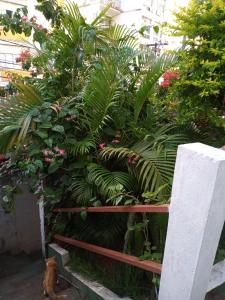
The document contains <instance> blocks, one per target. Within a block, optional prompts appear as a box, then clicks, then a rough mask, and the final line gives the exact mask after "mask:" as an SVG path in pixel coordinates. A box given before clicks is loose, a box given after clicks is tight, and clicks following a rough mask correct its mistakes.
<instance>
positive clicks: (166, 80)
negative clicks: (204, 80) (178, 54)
mask: <svg viewBox="0 0 225 300" xmlns="http://www.w3.org/2000/svg"><path fill="white" fill-rule="evenodd" d="M178 77H179V75H178V73H177V72H175V71H168V72H166V73H164V74H163V75H162V78H163V81H162V82H161V83H160V86H161V87H164V88H165V87H168V86H169V85H170V83H171V81H170V80H171V79H178Z"/></svg>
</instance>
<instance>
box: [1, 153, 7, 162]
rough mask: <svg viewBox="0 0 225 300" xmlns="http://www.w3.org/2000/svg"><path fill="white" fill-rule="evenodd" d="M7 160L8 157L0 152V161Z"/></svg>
mask: <svg viewBox="0 0 225 300" xmlns="http://www.w3.org/2000/svg"><path fill="white" fill-rule="evenodd" d="M3 161H6V157H5V155H3V154H0V162H3Z"/></svg>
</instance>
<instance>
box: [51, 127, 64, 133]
mask: <svg viewBox="0 0 225 300" xmlns="http://www.w3.org/2000/svg"><path fill="white" fill-rule="evenodd" d="M52 131H56V132H59V133H64V127H63V126H61V125H55V126H53V127H52Z"/></svg>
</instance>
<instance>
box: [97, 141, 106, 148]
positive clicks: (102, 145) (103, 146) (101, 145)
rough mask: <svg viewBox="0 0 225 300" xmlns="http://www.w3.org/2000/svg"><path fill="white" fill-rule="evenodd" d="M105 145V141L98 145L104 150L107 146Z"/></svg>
mask: <svg viewBox="0 0 225 300" xmlns="http://www.w3.org/2000/svg"><path fill="white" fill-rule="evenodd" d="M105 146H106V144H104V143H103V144H99V145H98V147H99V149H100V150H103V149H104V148H105Z"/></svg>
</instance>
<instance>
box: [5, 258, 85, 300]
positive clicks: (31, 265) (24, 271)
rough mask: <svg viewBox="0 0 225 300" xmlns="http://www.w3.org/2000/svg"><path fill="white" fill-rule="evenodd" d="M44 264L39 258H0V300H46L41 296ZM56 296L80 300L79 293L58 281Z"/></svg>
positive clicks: (69, 299)
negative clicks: (60, 295)
mask: <svg viewBox="0 0 225 300" xmlns="http://www.w3.org/2000/svg"><path fill="white" fill-rule="evenodd" d="M43 276H44V263H43V261H42V260H41V259H40V258H39V257H29V256H27V255H19V256H15V257H13V256H9V255H1V256H0V300H48V298H46V297H44V296H43V289H42V282H43ZM56 292H57V294H58V293H59V294H63V295H67V300H75V299H79V300H82V297H81V296H79V292H78V291H77V290H76V289H75V288H73V287H71V286H70V285H69V284H68V283H67V282H65V281H64V280H62V279H60V283H59V286H58V287H57V289H56Z"/></svg>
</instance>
